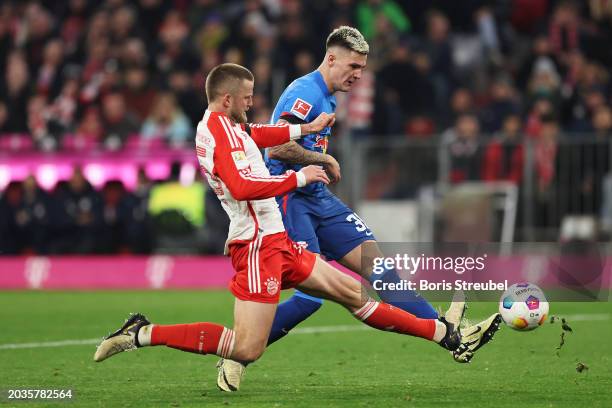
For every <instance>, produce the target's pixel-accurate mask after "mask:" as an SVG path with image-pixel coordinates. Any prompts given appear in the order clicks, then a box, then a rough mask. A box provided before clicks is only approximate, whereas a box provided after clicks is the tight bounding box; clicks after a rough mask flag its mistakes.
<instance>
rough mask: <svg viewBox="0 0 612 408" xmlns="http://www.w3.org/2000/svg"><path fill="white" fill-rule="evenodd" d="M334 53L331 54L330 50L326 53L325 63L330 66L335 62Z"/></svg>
mask: <svg viewBox="0 0 612 408" xmlns="http://www.w3.org/2000/svg"><path fill="white" fill-rule="evenodd" d="M336 59H337V58H336V55H335V54H332V53H331V52H330V53H328V54H327V65H328V66H330V67H332V66H333V65H334V63H335V62H336Z"/></svg>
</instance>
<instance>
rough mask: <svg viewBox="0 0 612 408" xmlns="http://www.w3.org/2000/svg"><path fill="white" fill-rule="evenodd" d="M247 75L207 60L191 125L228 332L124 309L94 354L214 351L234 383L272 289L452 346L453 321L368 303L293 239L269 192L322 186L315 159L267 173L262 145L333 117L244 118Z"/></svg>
mask: <svg viewBox="0 0 612 408" xmlns="http://www.w3.org/2000/svg"><path fill="white" fill-rule="evenodd" d="M253 85H254V78H253V75H252V74H251V72H250V71H249V70H248V69H246V68H244V67H242V66H240V65H236V64H221V65H219V66H217V67H215V68H214V69H213V70H212V71H211V72H210V74H209V75H208V77H207V79H206V94H207V97H208V102H209V105H208V109H207V110H206V112H205V113H204V117H203V119H202V121H200V123H199V124H198V127H197V135H196V150H197V155H198V160H199V162H200V167H201V169H202V172H203V173H204V174H205V175H206V178H207V180H208V182H209V184H210V186H211V188H212V189H213V191H214V192H215V193H216V194H217V197H218V198H219V200H220V201H221V203H222V205H223V208H224V209H225V211H226V212H227V213H228V215H229V217H230V221H231V222H230V229H229V233H228V239H227V242H226V252H227V253H228V254H229V255H230V256H231V260H232V265H233V267H234V269H235V271H236V274H235V275H234V277H233V278H232V280H231V282H230V284H229V288H230V290H231V292H232V293H233V294H234V296H235V298H236V300H235V305H234V327H233V329H230V328H227V327H224V326H221V325H219V324H215V323H208V322H206V323H191V324H174V325H159V324H152V323H150V322H149V321H148V320H147V319H146V318H145V317H144V316H143V315H141V314H135V315H132V316H131V317H130V318H129V319H128V321H127V322H126V323H125V324H124V325H123V326H122V327H121V328H120V329H119V330H117V331H116V332H114V333H113V334H111V335H109V336H108V337H107V338H106V339H105V340H103V341H102V343H101V344H100V345H99V346H98V348H97V350H96V353H95V355H94V360H95V361H102V360H105V359H107V358H108V357H111V356H113V355H115V354H117V353H120V352H122V351H126V350H131V349H136V348H140V347H145V346H158V345H165V346H167V347H172V348H176V349H179V350H183V351H188V352H192V353H197V354H214V355H217V356H220V357H223V358H227V359H231V360H232V361H233V362H234V364H238V365H240V367H241V369H240V370H232V371H231V373H230V375H228V376H225V373H224V372H221V373H220V375H223V376H224V386H225V387H227V389H228V390H236V389H237V388H238V385H239V384H240V379H241V377H242V374H243V372H244V367H246V365H247V364H248V363H250V362H252V361H255V360H257V359H258V358H259V357H260V356H261V355H262V353H263V352H264V350H265V348H266V344H267V342H268V336H269V334H270V328H271V326H272V321H273V319H274V315H275V312H276V307H277V304H278V301H279V297H280V290H281V289H286V288H299V289H300V290H301V291H303V292H305V293H307V294H310V295H312V296H317V297H321V298H325V299H329V300H331V301H334V302H337V303H339V304H341V305H342V306H344V307H345V308H347V309H348V310H349V311H350V312H351V313H352V314H353V315H354V316H355V317H356V318H358V319H359V320H361V321H363V322H364V323H365V324H367V325H368V326H371V327H374V328H377V329H380V330H386V331H394V332H397V333H401V334H407V335H411V336H416V337H421V338H424V339H427V340H430V341H433V342H436V343H438V344H440V345H441V346H442V347H444V348H445V349H447V350H451V351H453V350H456V349H457V348H458V347H459V346H460V344H461V334H460V332H459V330H458V328H457V327H454V325H453V324H451V323H449V322H447V321H446V320H445V319H444V318H443V317H440V318H438V319H419V318H417V317H415V316H414V315H412V314H410V313H408V312H405V311H403V310H401V309H398V308H395V307H393V306H391V305H389V304H386V303H383V302H377V301H374V300H373V299H372V298H369V297H368V296H367V295H366V294H365V292H363V291H362V288H361V284H360V283H359V282H358V281H357V280H355V279H354V278H352V277H350V276H348V275H346V274H344V273H342V272H340V271H339V270H337V269H335V268H333V267H332V266H331V265H329V264H328V263H326V262H325V261H323V260H322V259H320V258H319V257H316V256H315V255H314V254H313V253H312V252H310V251H308V250H306V249H305V248H304V247H303V246H302V245H300V244H298V243H296V242H293V241H291V240H290V239H289V238H288V236H287V233H286V232H285V228H284V226H283V221H282V218H281V215H280V212H279V209H278V205H277V203H276V200H275V199H274V197H275V196H278V195H281V194H285V193H287V192H289V191H292V190H295V189H296V188H299V187H303V186H305V185H307V184H310V183H316V182H323V183H329V178H328V176H327V174H326V173H325V171H324V170H323V169H322V168H321V167H319V166H314V165H311V166H306V167H303V168H302V169H301V170H300V171H298V172H293V171H288V172H286V173H285V174H282V175H277V176H271V175H270V173H269V171H268V169H267V168H266V166H265V164H264V161H263V159H262V156H261V152H260V150H259V149H260V148H263V147H268V146H274V145H279V144H283V143H286V142H288V141H289V140H293V139H297V138H299V137H300V136H301V135H307V134H312V133H314V132H318V131H320V130H321V129H323V128H325V127H328V126H331V125H333V123H334V120H335V116H334V115H333V114H327V113H322V114H321V115H319V116H318V117H317V118H316V119H315V120H313V121H312V122H310V123H305V124H295V125H289V124H283V125H255V124H248V123H246V112H247V111H248V110H249V108H250V107H251V106H252V103H253Z"/></svg>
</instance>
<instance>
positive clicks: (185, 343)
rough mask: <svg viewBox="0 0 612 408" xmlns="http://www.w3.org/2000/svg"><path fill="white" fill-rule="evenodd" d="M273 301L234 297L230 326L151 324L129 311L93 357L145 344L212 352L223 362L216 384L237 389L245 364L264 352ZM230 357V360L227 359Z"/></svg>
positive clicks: (141, 316)
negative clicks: (265, 301) (262, 301)
mask: <svg viewBox="0 0 612 408" xmlns="http://www.w3.org/2000/svg"><path fill="white" fill-rule="evenodd" d="M275 311H276V304H272V303H259V302H254V301H244V300H240V299H236V302H235V305H234V329H233V330H232V329H228V328H227V327H224V326H221V325H218V324H215V323H190V324H173V325H158V324H151V322H149V320H148V319H147V318H146V317H145V316H143V315H142V314H139V313H138V314H134V315H131V316H130V317H129V318H128V320H126V322H125V323H124V324H123V326H121V327H120V328H119V329H118V330H117V331H115V332H114V333H112V334H110V335H109V336H107V337H106V338H105V339H104V340H103V341H102V343H101V344H100V345H99V346H98V348H97V350H96V353H95V354H94V361H98V362H99V361H103V360H106V359H107V358H109V357H112V356H114V355H115V354H118V353H121V352H123V351H129V350H135V349H137V348H140V347H146V346H161V345H164V346H167V347H171V348H175V349H178V350H182V351H187V352H191V353H196V354H214V355H217V356H219V357H221V358H222V361H225V362H226V364H225V365H224V366H223V367H219V375H218V378H217V385H218V386H219V388H220V389H221V390H223V391H237V390H238V388H239V387H240V381H241V380H242V376H243V375H244V371H245V368H246V366H247V364H249V363H251V362H253V361H255V360H257V359H258V358H259V357H260V356H261V355H262V354H263V352H264V350H265V348H266V344H267V342H268V336H269V335H270V327H271V326H272V320H273V319H274V314H275ZM230 358H231V360H229V359H230Z"/></svg>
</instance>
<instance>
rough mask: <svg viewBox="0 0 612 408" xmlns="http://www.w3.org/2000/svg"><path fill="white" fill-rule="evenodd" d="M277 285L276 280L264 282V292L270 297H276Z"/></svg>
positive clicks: (271, 279) (269, 279)
mask: <svg viewBox="0 0 612 408" xmlns="http://www.w3.org/2000/svg"><path fill="white" fill-rule="evenodd" d="M278 289H279V285H278V281H277V280H276V278H268V279H267V280H266V290H267V291H268V294H270V295H276V293H278Z"/></svg>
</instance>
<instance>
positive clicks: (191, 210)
mask: <svg viewBox="0 0 612 408" xmlns="http://www.w3.org/2000/svg"><path fill="white" fill-rule="evenodd" d="M180 173H181V164H180V163H178V162H177V163H173V164H172V166H171V170H170V178H169V180H168V181H164V182H161V183H159V184H157V185H155V186H153V187H152V188H151V191H150V195H149V214H150V216H151V217H152V220H153V226H154V231H155V239H156V244H157V248H158V249H161V250H162V251H163V252H189V251H190V250H191V251H194V250H196V249H199V246H201V245H202V243H201V242H200V240H199V239H198V237H199V235H200V234H199V233H198V231H199V230H201V229H202V227H203V226H204V223H205V216H204V215H205V194H206V191H205V187H204V184H203V183H201V182H198V183H193V184H191V185H188V186H186V185H183V184H181V183H180V182H179V178H180Z"/></svg>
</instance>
